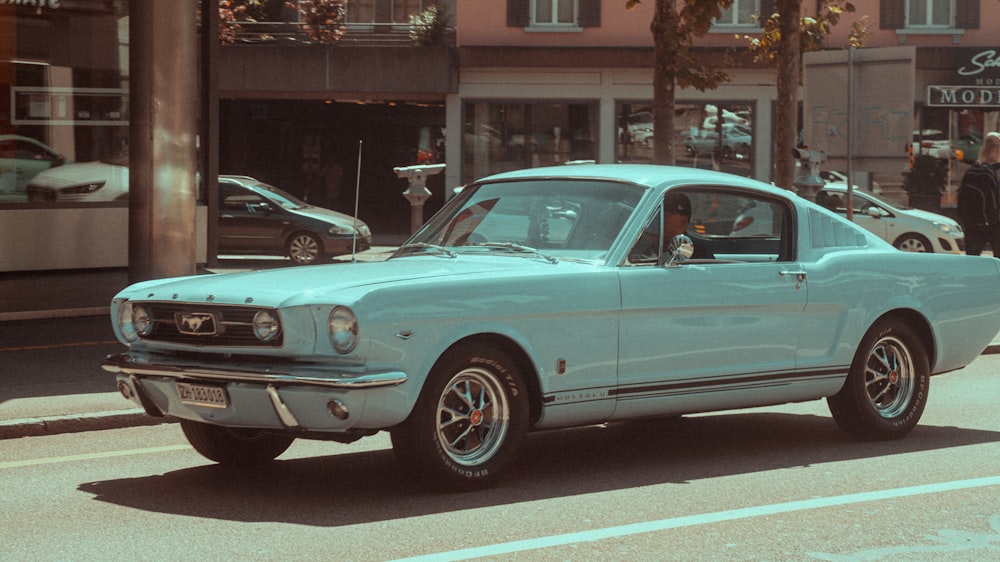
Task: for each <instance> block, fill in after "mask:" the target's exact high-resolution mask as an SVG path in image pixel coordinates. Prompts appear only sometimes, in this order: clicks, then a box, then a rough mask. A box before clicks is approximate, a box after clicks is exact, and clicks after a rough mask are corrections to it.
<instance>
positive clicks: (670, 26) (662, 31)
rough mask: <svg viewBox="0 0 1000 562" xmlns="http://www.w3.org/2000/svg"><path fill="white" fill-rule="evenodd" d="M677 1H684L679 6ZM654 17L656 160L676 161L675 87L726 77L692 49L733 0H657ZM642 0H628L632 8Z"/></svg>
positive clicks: (704, 86) (712, 83)
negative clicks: (698, 58) (699, 57)
mask: <svg viewBox="0 0 1000 562" xmlns="http://www.w3.org/2000/svg"><path fill="white" fill-rule="evenodd" d="M678 1H679V2H680V3H681V6H680V9H678ZM655 2H656V5H655V8H654V13H653V21H652V23H651V24H650V31H651V32H652V34H653V162H655V163H657V164H673V163H674V162H675V155H674V139H673V132H674V105H675V101H676V97H677V96H676V93H677V91H676V88H677V87H678V86H679V87H681V88H687V87H693V88H696V89H698V90H700V91H705V90H711V89H715V88H716V87H718V85H719V84H721V83H723V82H725V81H727V80H728V79H729V76H728V75H727V74H726V73H725V72H723V71H722V70H721V69H719V68H716V67H713V66H709V65H705V64H703V63H701V62H699V61H698V60H697V58H696V57H695V56H694V53H693V52H692V47H693V42H694V39H695V38H697V37H701V36H703V35H705V34H706V33H707V32H708V30H709V28H711V26H712V21H713V20H715V19H717V18H718V17H719V16H721V15H722V10H723V9H725V8H729V7H730V6H732V4H733V0H655ZM640 3H641V0H626V2H625V7H626V8H628V9H630V10H631V9H633V8H635V7H636V6H637V5H639V4H640Z"/></svg>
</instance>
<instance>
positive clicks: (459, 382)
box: [391, 345, 529, 491]
mask: <svg viewBox="0 0 1000 562" xmlns="http://www.w3.org/2000/svg"><path fill="white" fill-rule="evenodd" d="M528 423H529V420H528V395H527V387H526V386H525V383H524V378H523V375H522V374H521V372H520V369H519V368H518V366H517V364H516V363H515V362H514V361H513V360H511V359H510V357H508V356H507V355H506V354H505V353H502V352H500V351H499V350H496V349H494V348H492V347H489V346H485V345H470V346H464V347H462V348H460V349H457V350H455V351H453V352H450V353H448V354H447V355H446V356H444V357H442V359H441V360H440V361H438V364H437V365H435V367H434V369H433V370H432V371H431V374H430V376H429V377H428V380H427V383H426V385H425V387H424V389H423V391H422V392H421V394H420V398H419V399H418V401H417V404H416V406H414V409H413V412H412V413H411V414H410V417H409V418H407V420H406V421H405V422H403V424H401V425H400V426H399V427H397V428H396V429H394V430H393V431H392V433H391V434H392V445H393V449H394V450H395V452H396V454H397V456H398V457H399V459H400V461H401V463H402V464H403V466H405V467H406V468H407V469H413V470H415V471H416V472H417V474H418V475H419V476H421V477H423V478H424V479H425V480H426V481H427V482H428V483H429V484H431V485H432V486H434V487H436V488H439V489H442V490H446V491H455V490H466V489H473V488H480V487H483V486H486V485H488V484H490V483H492V482H493V481H494V480H495V479H497V478H498V477H500V476H501V475H502V474H503V472H504V470H505V469H506V468H507V467H508V466H509V465H510V464H511V463H512V462H513V461H514V460H515V458H516V457H517V453H518V450H519V449H520V446H521V443H522V442H523V440H524V436H525V434H526V433H527V429H528Z"/></svg>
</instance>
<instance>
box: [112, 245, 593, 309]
mask: <svg viewBox="0 0 1000 562" xmlns="http://www.w3.org/2000/svg"><path fill="white" fill-rule="evenodd" d="M592 267H594V266H592V265H584V264H580V263H574V262H559V263H558V264H552V263H548V262H546V261H544V260H541V259H537V258H533V257H527V256H511V255H501V256H470V255H460V256H458V257H456V258H446V257H432V256H412V257H405V258H398V259H393V260H388V261H381V262H358V263H347V264H329V265H311V266H303V267H287V268H280V269H271V270H265V271H252V272H245V273H225V274H215V275H196V276H191V277H180V278H173V279H161V280H154V281H145V282H142V283H138V284H135V285H132V286H130V287H127V288H126V289H124V290H123V291H121V292H120V293H118V295H116V298H128V299H136V300H164V301H175V302H193V303H206V302H211V303H213V304H236V305H244V304H248V303H253V304H254V305H256V306H263V307H274V308H280V307H291V306H300V305H311V304H317V303H337V304H349V303H348V302H345V301H351V300H353V299H354V298H358V297H359V296H360V295H361V294H363V293H366V292H368V291H369V290H371V289H374V288H376V287H381V286H387V285H391V284H412V283H416V282H422V281H426V280H430V279H443V278H450V279H454V278H458V277H466V278H477V277H479V278H488V279H496V278H498V277H502V276H508V277H516V276H523V275H533V274H545V273H556V272H558V271H560V270H561V271H567V270H568V269H572V270H573V271H578V269H579V268H592ZM348 293H350V294H348Z"/></svg>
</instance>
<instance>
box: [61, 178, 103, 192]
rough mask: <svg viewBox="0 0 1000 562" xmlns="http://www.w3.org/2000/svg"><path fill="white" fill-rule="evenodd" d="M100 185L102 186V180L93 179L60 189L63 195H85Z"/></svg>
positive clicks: (99, 187)
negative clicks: (93, 180) (92, 180)
mask: <svg viewBox="0 0 1000 562" xmlns="http://www.w3.org/2000/svg"><path fill="white" fill-rule="evenodd" d="M102 187H104V181H95V182H91V183H82V184H80V185H74V186H72V187H67V188H65V189H61V190H60V191H61V192H62V193H63V194H65V195H86V194H88V193H93V192H95V191H97V190H98V189H101V188H102Z"/></svg>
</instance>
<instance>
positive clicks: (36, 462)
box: [0, 445, 191, 470]
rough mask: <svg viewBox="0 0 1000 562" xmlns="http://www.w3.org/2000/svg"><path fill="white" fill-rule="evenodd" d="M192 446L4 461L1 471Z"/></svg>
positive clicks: (182, 446)
mask: <svg viewBox="0 0 1000 562" xmlns="http://www.w3.org/2000/svg"><path fill="white" fill-rule="evenodd" d="M190 448H191V446H190V445H164V446H163V447H149V448H147V449H127V450H125V451H107V452H104V453H85V454H82V455H67V456H64V457H49V458H44V459H32V460H26V461H2V462H0V470H4V469H7V468H22V467H25V466H41V465H43V464H57V463H62V462H77V461H89V460H95V459H107V458H113V457H125V456H130V455H145V454H150V453H166V452H170V451H182V450H184V449H190Z"/></svg>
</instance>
